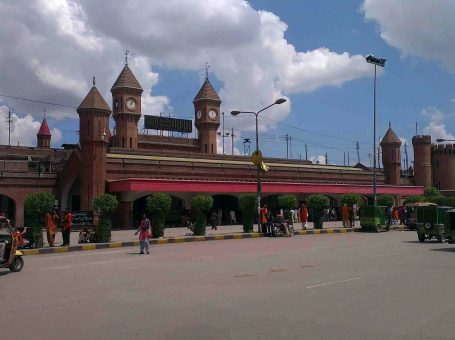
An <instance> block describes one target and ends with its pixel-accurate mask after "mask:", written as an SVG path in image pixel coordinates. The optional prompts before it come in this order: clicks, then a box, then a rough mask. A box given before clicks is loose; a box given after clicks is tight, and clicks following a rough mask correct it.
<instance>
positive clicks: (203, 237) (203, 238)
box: [194, 236, 205, 242]
mask: <svg viewBox="0 0 455 340" xmlns="http://www.w3.org/2000/svg"><path fill="white" fill-rule="evenodd" d="M194 240H195V241H196V242H197V241H205V236H195V237H194Z"/></svg>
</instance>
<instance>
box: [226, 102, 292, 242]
mask: <svg viewBox="0 0 455 340" xmlns="http://www.w3.org/2000/svg"><path fill="white" fill-rule="evenodd" d="M285 101H286V99H284V98H280V99H277V100H276V101H275V102H274V103H273V104H270V105H269V106H266V107H264V108H263V109H261V110H259V111H258V112H253V111H231V115H233V116H237V115H238V114H239V113H251V114H254V116H255V123H256V155H258V154H259V127H258V116H259V113H261V112H262V111H264V110H267V109H268V108H269V107H271V106H273V105H277V104H283V103H284V102H285ZM261 191H262V185H261V164H260V163H259V162H258V164H257V165H256V193H257V196H256V197H257V198H256V200H257V205H258V208H257V210H258V233H260V232H261Z"/></svg>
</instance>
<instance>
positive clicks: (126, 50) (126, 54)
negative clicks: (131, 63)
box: [123, 48, 130, 65]
mask: <svg viewBox="0 0 455 340" xmlns="http://www.w3.org/2000/svg"><path fill="white" fill-rule="evenodd" d="M123 52H125V65H128V54H129V53H130V51H128V49H127V48H125V49H124V50H123Z"/></svg>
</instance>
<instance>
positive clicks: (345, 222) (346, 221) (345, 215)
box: [341, 203, 349, 228]
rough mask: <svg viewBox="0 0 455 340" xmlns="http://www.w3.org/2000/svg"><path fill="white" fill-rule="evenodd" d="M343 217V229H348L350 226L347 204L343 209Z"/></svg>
mask: <svg viewBox="0 0 455 340" xmlns="http://www.w3.org/2000/svg"><path fill="white" fill-rule="evenodd" d="M341 217H342V218H343V227H344V228H347V227H348V226H349V207H348V205H347V204H346V203H345V204H343V209H342V210H341Z"/></svg>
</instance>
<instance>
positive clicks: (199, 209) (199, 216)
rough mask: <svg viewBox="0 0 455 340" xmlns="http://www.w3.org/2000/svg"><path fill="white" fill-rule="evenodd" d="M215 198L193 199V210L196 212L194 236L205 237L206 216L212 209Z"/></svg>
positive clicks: (200, 196)
mask: <svg viewBox="0 0 455 340" xmlns="http://www.w3.org/2000/svg"><path fill="white" fill-rule="evenodd" d="M212 206H213V198H212V197H211V196H208V195H197V196H194V197H193V198H192V199H191V208H192V209H193V210H194V211H195V212H196V223H195V225H194V235H205V227H206V225H207V221H206V214H207V212H209V211H210V209H212Z"/></svg>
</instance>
